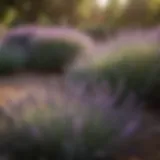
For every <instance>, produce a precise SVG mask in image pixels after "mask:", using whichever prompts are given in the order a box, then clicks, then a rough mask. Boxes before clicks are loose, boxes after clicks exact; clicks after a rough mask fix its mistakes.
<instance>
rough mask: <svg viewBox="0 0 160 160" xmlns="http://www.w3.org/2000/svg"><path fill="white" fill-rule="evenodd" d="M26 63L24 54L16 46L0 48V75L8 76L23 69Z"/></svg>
mask: <svg viewBox="0 0 160 160" xmlns="http://www.w3.org/2000/svg"><path fill="white" fill-rule="evenodd" d="M25 63H26V57H25V52H24V50H22V49H21V48H19V47H17V46H11V45H6V46H1V48H0V74H9V73H13V72H16V71H18V70H21V69H24V67H25Z"/></svg>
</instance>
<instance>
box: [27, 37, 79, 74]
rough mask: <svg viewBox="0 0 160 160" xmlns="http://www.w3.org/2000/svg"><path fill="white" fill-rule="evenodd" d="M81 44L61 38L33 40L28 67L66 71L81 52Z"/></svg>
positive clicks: (40, 69)
mask: <svg viewBox="0 0 160 160" xmlns="http://www.w3.org/2000/svg"><path fill="white" fill-rule="evenodd" d="M80 49H81V46H80V45H78V44H74V43H72V42H67V41H65V40H63V39H62V40H60V39H52V40H38V41H37V42H33V44H32V47H31V56H30V59H29V61H28V64H27V65H28V67H29V68H30V69H33V70H39V71H58V72H59V71H64V69H66V67H68V65H70V64H71V63H72V62H73V60H74V59H75V58H76V56H77V55H78V53H79V52H80Z"/></svg>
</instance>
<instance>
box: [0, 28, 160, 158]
mask: <svg viewBox="0 0 160 160" xmlns="http://www.w3.org/2000/svg"><path fill="white" fill-rule="evenodd" d="M124 44H125V43H124ZM77 45H78V47H77ZM79 48H80V49H79ZM94 48H95V47H94V46H92V41H91V40H90V39H89V38H88V37H87V36H85V35H83V34H81V33H79V32H77V31H74V30H71V29H66V28H54V29H53V28H47V29H46V28H37V27H26V28H25V27H23V28H18V29H14V30H13V31H12V32H10V33H9V34H8V35H7V36H6V37H5V38H4V40H3V41H2V46H1V52H2V53H1V55H0V56H2V57H3V60H2V62H3V63H2V62H1V63H0V64H1V66H3V65H4V66H5V67H6V66H7V65H11V66H9V67H8V66H7V67H6V68H7V71H8V68H9V70H10V69H11V68H13V66H14V67H17V66H18V68H14V70H17V69H22V70H25V69H30V70H35V69H36V70H37V69H38V70H40V71H43V70H45V71H46V70H52V71H57V70H58V72H59V71H60V70H63V69H64V68H65V69H66V70H67V69H68V65H70V64H71V62H73V61H72V60H73V59H74V58H73V57H75V56H77V58H78V56H81V54H83V56H82V57H83V58H85V57H86V58H88V57H89V59H90V63H87V64H86V65H84V66H83V65H80V67H77V66H76V64H75V63H74V65H75V67H71V68H69V70H67V72H64V73H65V75H66V76H65V78H66V79H65V80H66V81H65V82H66V83H67V84H66V85H68V87H71V88H72V87H73V88H72V89H73V93H75V90H74V88H75V89H76V88H77V87H78V86H80V87H83V85H82V84H84V86H85V87H84V89H83V90H82V94H83V95H85V94H86V93H88V92H92V94H95V93H96V94H97V92H98V89H100V88H101V89H100V91H99V96H98V97H100V98H101V97H102V96H103V97H104V99H106V101H104V102H103V103H101V105H96V104H94V103H93V105H91V103H86V104H84V103H80V102H79V101H78V100H77V101H76V103H73V104H72V103H67V104H65V105H64V106H55V105H53V106H51V107H48V108H45V109H37V108H36V109H35V108H33V109H32V110H31V109H30V110H28V111H27V112H26V111H25V113H24V115H23V116H21V117H22V118H19V119H18V120H16V121H13V119H12V120H11V122H10V126H9V128H6V129H4V130H3V132H1V134H0V152H1V155H4V157H5V158H6V159H7V158H8V159H16V160H18V159H24V160H25V159H26V160H29V159H34V160H35V159H37V160H40V159H46V160H50V159H55V160H104V159H105V160H111V159H112V158H113V157H114V156H115V154H116V153H117V152H119V151H121V149H122V148H123V147H124V148H125V146H126V145H127V143H129V141H130V140H131V139H132V138H133V135H134V133H136V132H138V131H139V129H143V124H141V123H140V122H141V118H142V117H143V114H142V110H141V108H140V107H144V106H146V105H149V106H152V107H155V106H158V105H159V99H158V98H159V87H160V85H159V78H160V74H159V73H160V68H159V61H160V59H159V46H158V44H157V43H151V42H150V43H148V42H146V43H143V42H142V43H139V44H136V45H135V44H134V45H133V44H131V45H130V46H129V45H127V47H126V46H125V45H123V46H122V48H121V49H120V48H119V49H118V50H115V52H116V53H112V54H108V53H104V54H103V53H102V56H99V58H98V57H97V58H96V59H95V60H94V58H93V60H92V56H94V54H92V53H90V52H91V51H93V52H94ZM117 53H118V54H117ZM97 54H100V53H97ZM6 55H7V57H5V56H6ZM4 57H5V58H4ZM18 57H19V59H18ZM83 58H82V59H83ZM5 60H7V61H5ZM4 62H5V63H4ZM6 62H8V64H7V63H6ZM12 62H14V65H12ZM17 62H18V63H17ZM31 62H32V63H31ZM2 64H3V65H2ZM17 64H18V65H17ZM5 67H4V68H5ZM19 67H21V68H19ZM1 68H3V67H1ZM3 71H4V72H5V71H6V69H5V70H3ZM69 84H71V86H69ZM74 84H75V86H74ZM105 86H107V89H106V90H105ZM81 89H82V88H81ZM103 90H104V91H103ZM102 92H103V94H102ZM81 100H83V98H82V99H81ZM87 100H88V99H87ZM100 100H101V99H100ZM136 107H137V108H136ZM124 144H125V145H124ZM134 149H135V148H131V150H130V151H134ZM133 154H134V153H133ZM135 154H136V153H135Z"/></svg>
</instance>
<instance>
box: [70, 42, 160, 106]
mask: <svg viewBox="0 0 160 160" xmlns="http://www.w3.org/2000/svg"><path fill="white" fill-rule="evenodd" d="M117 52H118V53H115V54H114V53H113V54H110V55H108V56H106V57H105V58H104V57H103V58H102V59H100V60H97V61H96V62H95V63H92V64H91V65H90V66H89V67H88V68H89V72H90V73H92V74H90V73H89V75H90V76H88V77H87V79H93V77H95V78H94V79H96V82H103V81H107V82H108V83H109V84H110V87H111V88H112V90H113V92H114V91H116V88H117V86H118V85H119V82H120V81H121V80H122V81H123V82H124V87H123V92H122V97H123V98H125V97H126V96H127V95H128V93H129V92H130V91H132V92H134V93H136V95H137V98H138V99H139V100H141V101H144V102H146V103H147V104H150V103H151V104H152V106H153V107H154V106H157V105H158V104H159V103H160V101H159V98H160V97H159V95H160V92H159V91H160V83H159V80H160V65H159V63H160V62H159V61H160V58H159V57H160V54H159V50H158V47H157V46H155V45H154V44H153V45H152V44H149V45H148V46H138V45H136V46H128V47H126V49H123V48H122V49H121V50H119V51H117ZM83 70H85V69H83ZM79 72H80V71H74V72H73V73H72V74H71V75H72V77H73V78H75V79H76V75H77V77H78V75H79ZM85 75H87V74H84V72H81V79H83V78H85V77H86V76H85ZM79 76H80V75H79Z"/></svg>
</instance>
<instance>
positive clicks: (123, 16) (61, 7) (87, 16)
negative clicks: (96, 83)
mask: <svg viewBox="0 0 160 160" xmlns="http://www.w3.org/2000/svg"><path fill="white" fill-rule="evenodd" d="M0 22H1V25H2V26H5V27H14V26H17V25H20V24H41V25H64V26H74V27H80V28H87V27H97V26H99V27H100V26H101V27H106V28H113V29H114V30H117V29H120V28H124V27H125V28H126V27H145V28H148V27H152V26H155V25H157V24H159V22H160V1H159V0H34V1H33V0H32V1H31V0H23V1H22V0H21V1H20V0H1V2H0Z"/></svg>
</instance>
